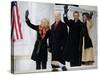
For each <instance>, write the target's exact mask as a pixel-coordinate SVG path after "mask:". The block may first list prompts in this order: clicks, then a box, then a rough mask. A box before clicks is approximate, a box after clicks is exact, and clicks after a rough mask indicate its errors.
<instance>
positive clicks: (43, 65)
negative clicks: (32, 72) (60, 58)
mask: <svg viewBox="0 0 100 75" xmlns="http://www.w3.org/2000/svg"><path fill="white" fill-rule="evenodd" d="M46 65H47V61H36V69H46V67H47V66H46Z"/></svg>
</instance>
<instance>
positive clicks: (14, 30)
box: [11, 1, 23, 41]
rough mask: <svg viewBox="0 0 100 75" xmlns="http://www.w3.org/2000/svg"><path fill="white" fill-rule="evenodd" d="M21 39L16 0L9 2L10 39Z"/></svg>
mask: <svg viewBox="0 0 100 75" xmlns="http://www.w3.org/2000/svg"><path fill="white" fill-rule="evenodd" d="M19 39H23V36H22V31H21V20H20V14H19V9H18V5H17V2H16V1H13V2H11V40H12V41H16V40H19Z"/></svg>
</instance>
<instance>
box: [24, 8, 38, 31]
mask: <svg viewBox="0 0 100 75" xmlns="http://www.w3.org/2000/svg"><path fill="white" fill-rule="evenodd" d="M28 15H29V11H28V10H27V11H26V12H25V21H26V23H27V25H28V26H29V27H30V28H32V29H34V30H38V26H36V25H34V24H32V23H31V22H30V20H29V18H28Z"/></svg>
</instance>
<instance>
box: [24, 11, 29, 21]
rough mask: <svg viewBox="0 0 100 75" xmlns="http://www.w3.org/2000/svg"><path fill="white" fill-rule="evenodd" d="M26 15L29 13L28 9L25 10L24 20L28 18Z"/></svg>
mask: <svg viewBox="0 0 100 75" xmlns="http://www.w3.org/2000/svg"><path fill="white" fill-rule="evenodd" d="M28 15H29V11H28V10H26V12H25V19H26V20H27V19H28Z"/></svg>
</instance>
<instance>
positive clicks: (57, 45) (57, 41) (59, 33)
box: [51, 11, 68, 71]
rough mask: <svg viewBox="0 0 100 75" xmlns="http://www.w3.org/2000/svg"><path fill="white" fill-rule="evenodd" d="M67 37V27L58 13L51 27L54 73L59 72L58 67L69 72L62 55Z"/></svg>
mask: <svg viewBox="0 0 100 75" xmlns="http://www.w3.org/2000/svg"><path fill="white" fill-rule="evenodd" d="M67 36H68V31H67V25H66V24H65V23H63V22H62V21H61V14H60V12H58V11H56V12H55V22H54V23H53V24H52V26H51V52H52V68H53V71H55V70H56V71H57V68H58V67H60V68H61V69H62V70H63V71H65V70H67V69H66V67H65V60H64V58H63V55H62V53H63V51H64V48H65V44H66V42H67ZM56 62H57V63H56ZM54 63H55V64H56V66H55V65H54ZM57 64H58V66H57Z"/></svg>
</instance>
